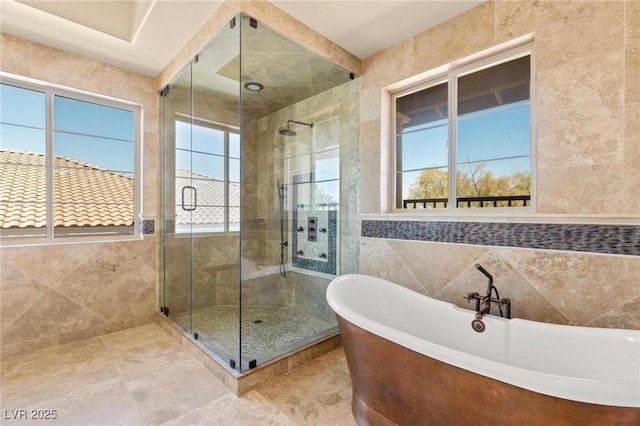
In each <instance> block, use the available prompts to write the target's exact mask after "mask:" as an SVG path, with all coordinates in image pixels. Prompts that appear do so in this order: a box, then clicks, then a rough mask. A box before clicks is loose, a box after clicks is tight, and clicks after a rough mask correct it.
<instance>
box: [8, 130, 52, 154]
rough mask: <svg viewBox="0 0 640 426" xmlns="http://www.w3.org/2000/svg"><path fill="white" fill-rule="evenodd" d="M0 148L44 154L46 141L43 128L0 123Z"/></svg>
mask: <svg viewBox="0 0 640 426" xmlns="http://www.w3.org/2000/svg"><path fill="white" fill-rule="evenodd" d="M0 149H2V150H11V151H29V152H37V153H40V154H43V155H44V154H45V153H46V151H47V141H46V134H45V130H44V129H33V128H29V127H22V126H14V125H12V124H0Z"/></svg>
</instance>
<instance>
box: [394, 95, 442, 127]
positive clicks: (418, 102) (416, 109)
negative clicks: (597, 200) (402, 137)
mask: <svg viewBox="0 0 640 426" xmlns="http://www.w3.org/2000/svg"><path fill="white" fill-rule="evenodd" d="M448 96H449V94H448V84H447V83H442V84H439V85H437V86H433V87H429V88H427V89H423V90H420V91H419V92H415V93H411V94H409V95H406V96H402V97H399V98H397V99H396V130H397V131H396V134H400V133H405V132H409V131H415V130H419V129H422V128H425V127H431V123H433V122H436V121H441V120H446V119H447V117H448V116H449V110H448V105H449V103H448V102H447V98H448Z"/></svg>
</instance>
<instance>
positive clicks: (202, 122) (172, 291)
mask: <svg viewBox="0 0 640 426" xmlns="http://www.w3.org/2000/svg"><path fill="white" fill-rule="evenodd" d="M160 95H161V127H162V139H163V141H164V142H163V143H164V146H163V147H162V149H163V176H162V186H163V188H162V189H163V191H162V194H163V197H162V204H163V218H162V241H163V243H162V246H161V290H162V291H161V301H160V302H161V306H160V308H161V310H162V312H163V313H164V314H165V315H167V316H169V317H170V318H171V319H173V320H174V321H175V322H177V323H178V324H179V325H180V326H181V327H182V328H183V329H184V330H185V331H186V332H188V333H190V334H192V335H193V337H194V338H196V339H197V340H198V341H200V342H201V343H202V344H203V345H204V346H206V347H207V348H208V349H209V350H210V351H211V353H212V354H214V355H215V356H216V357H217V358H218V359H219V360H220V361H221V362H224V363H227V365H229V366H231V367H232V368H234V369H236V370H238V371H240V372H243V371H247V370H249V369H252V368H254V367H256V366H259V365H262V364H264V363H266V362H268V361H270V360H272V359H274V358H278V357H280V356H282V355H285V354H287V353H290V352H292V351H295V350H296V349H298V348H300V347H302V346H305V345H308V344H311V343H313V342H316V341H319V340H322V339H324V338H326V337H327V336H330V335H332V334H334V333H336V332H337V325H336V321H335V317H334V315H333V313H332V311H331V309H330V308H329V307H328V305H327V303H326V301H325V290H326V286H327V284H328V282H329V281H330V279H331V278H332V277H334V276H335V275H337V274H340V273H350V272H355V271H356V263H355V262H356V258H357V235H356V227H357V226H356V222H355V220H356V214H357V211H356V208H357V207H356V206H357V203H356V200H355V194H356V185H357V167H353V165H354V164H357V156H358V130H357V129H358V123H357V121H358V117H357V99H358V82H357V79H356V78H355V76H354V75H353V74H352V73H350V72H349V71H348V70H345V69H343V68H341V67H339V66H337V65H336V64H334V63H332V62H330V61H328V60H327V59H325V58H322V57H320V56H318V55H317V54H315V53H313V52H311V51H309V50H308V49H306V48H304V47H302V46H300V45H297V44H296V43H293V42H292V41H290V40H288V39H287V38H285V37H283V36H282V35H280V34H278V33H277V32H275V31H274V30H272V29H270V28H269V27H268V26H266V25H263V24H262V23H260V22H258V21H256V20H255V19H253V18H251V17H248V16H246V15H244V14H239V15H237V16H236V17H235V18H234V19H233V20H231V22H230V23H229V25H227V26H226V27H225V28H224V29H223V30H222V31H221V32H220V33H219V34H218V35H217V36H216V37H215V38H214V39H213V40H212V41H211V42H210V43H209V44H208V45H207V46H206V47H205V48H204V49H203V50H202V51H201V52H200V53H199V54H198V55H197V56H196V57H195V58H193V60H192V61H191V62H190V63H189V64H188V65H187V66H186V67H185V68H184V70H183V71H182V72H181V73H180V74H179V75H178V76H177V77H176V78H175V79H174V80H173V81H172V82H171V83H170V84H169V85H167V86H166V87H165V88H164V89H163V90H162V91H161V94H160Z"/></svg>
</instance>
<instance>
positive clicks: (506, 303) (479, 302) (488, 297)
mask: <svg viewBox="0 0 640 426" xmlns="http://www.w3.org/2000/svg"><path fill="white" fill-rule="evenodd" d="M475 267H476V269H477V270H478V271H480V272H482V274H484V276H485V277H487V279H488V280H489V283H488V284H487V294H485V295H484V296H481V295H480V294H479V293H477V292H473V293H469V294H467V296H465V299H467V302H471V301H472V300H475V302H476V320H482V317H484V316H485V315H488V314H490V313H491V304H492V303H494V304H496V305H498V309H499V311H500V316H501V317H503V318H507V319H510V318H511V300H509V299H508V298H504V299H501V298H500V294H499V293H498V289H497V288H496V286H494V285H493V276H492V275H491V274H490V273H489V272H488V271H487V270H486V269H484V268H483V267H482V265H480V264H479V263H476V264H475ZM494 293H495V297H493V294H494ZM503 307H504V308H505V310H504V311H503V310H502V308H503ZM474 330H476V327H474ZM476 331H477V330H476Z"/></svg>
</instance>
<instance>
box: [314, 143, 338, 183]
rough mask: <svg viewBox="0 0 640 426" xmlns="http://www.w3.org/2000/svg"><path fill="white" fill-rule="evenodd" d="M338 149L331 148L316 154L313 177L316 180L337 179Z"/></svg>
mask: <svg viewBox="0 0 640 426" xmlns="http://www.w3.org/2000/svg"><path fill="white" fill-rule="evenodd" d="M339 155H340V151H339V150H337V149H332V150H331V151H325V152H321V153H318V154H316V159H315V162H316V165H315V177H314V180H315V181H316V182H321V181H324V180H330V179H338V178H339V177H340V157H339Z"/></svg>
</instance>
